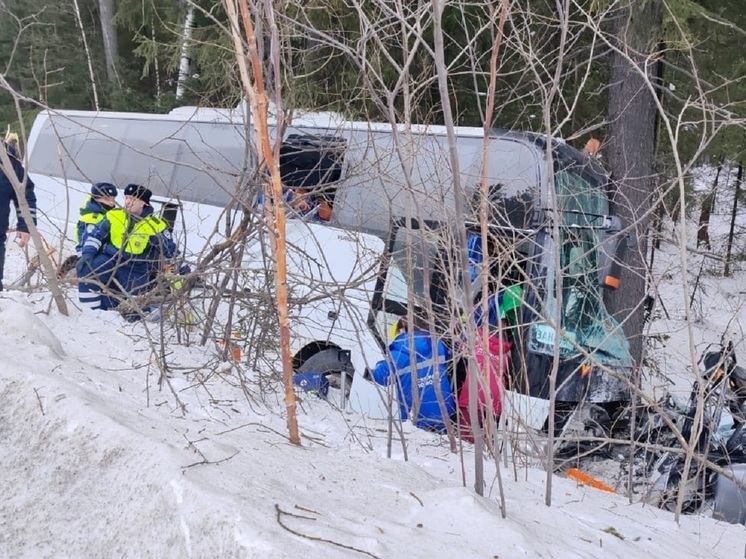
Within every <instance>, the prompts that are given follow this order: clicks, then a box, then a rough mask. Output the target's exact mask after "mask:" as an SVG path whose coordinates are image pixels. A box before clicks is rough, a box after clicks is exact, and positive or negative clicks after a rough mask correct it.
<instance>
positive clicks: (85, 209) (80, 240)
mask: <svg viewBox="0 0 746 559" xmlns="http://www.w3.org/2000/svg"><path fill="white" fill-rule="evenodd" d="M117 194H118V191H117V187H116V186H114V185H113V184H111V183H108V182H97V183H96V184H94V185H93V186H92V187H91V195H90V196H89V197H88V198H87V199H86V201H85V202H83V205H82V206H80V218H79V219H78V227H77V229H76V230H75V252H76V253H77V254H78V256H80V253H81V251H82V249H83V244H85V240H86V239H87V238H88V235H89V234H91V233H92V232H93V230H94V229H95V228H96V225H98V224H99V222H100V221H101V220H102V219H104V215H105V214H106V212H108V211H109V210H111V209H113V208H114V206H116V205H117V200H116V198H117Z"/></svg>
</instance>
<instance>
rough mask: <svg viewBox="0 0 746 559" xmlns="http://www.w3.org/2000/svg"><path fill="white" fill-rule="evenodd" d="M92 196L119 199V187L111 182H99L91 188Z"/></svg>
mask: <svg viewBox="0 0 746 559" xmlns="http://www.w3.org/2000/svg"><path fill="white" fill-rule="evenodd" d="M91 196H94V197H96V196H111V197H112V198H116V197H117V187H116V186H114V185H113V184H111V183H110V182H97V183H96V184H94V185H93V186H92V187H91Z"/></svg>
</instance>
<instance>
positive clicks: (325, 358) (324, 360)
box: [298, 349, 354, 404]
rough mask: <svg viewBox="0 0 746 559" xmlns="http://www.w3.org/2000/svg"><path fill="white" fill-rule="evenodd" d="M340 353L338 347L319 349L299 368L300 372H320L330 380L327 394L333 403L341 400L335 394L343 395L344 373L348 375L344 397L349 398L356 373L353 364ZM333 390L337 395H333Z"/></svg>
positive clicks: (328, 399)
mask: <svg viewBox="0 0 746 559" xmlns="http://www.w3.org/2000/svg"><path fill="white" fill-rule="evenodd" d="M339 353H340V350H338V349H325V350H324V351H319V352H318V353H315V354H313V355H312V356H311V357H309V358H308V359H306V361H305V362H304V363H303V364H302V365H301V366H300V367H299V368H298V372H299V373H320V374H322V375H324V376H325V377H326V378H327V379H328V380H329V392H330V395H329V396H327V401H329V402H332V403H333V404H336V403H337V402H339V401H340V398H338V397H335V395H339V396H341V395H342V394H341V390H342V375H345V376H346V379H345V394H344V398H345V400H347V398H348V397H349V395H350V387H351V386H352V375H353V373H354V369H353V368H352V364H351V363H350V362H345V361H344V360H343V359H341V358H340V354H339ZM332 391H333V393H334V394H335V395H332Z"/></svg>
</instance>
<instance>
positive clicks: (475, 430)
mask: <svg viewBox="0 0 746 559" xmlns="http://www.w3.org/2000/svg"><path fill="white" fill-rule="evenodd" d="M509 12H510V4H509V0H503V1H502V5H501V7H500V18H499V20H498V23H497V33H496V34H495V40H494V43H493V45H492V54H491V56H490V81H489V85H488V87H487V107H486V109H485V113H484V141H483V143H482V169H481V175H482V176H481V181H480V185H479V186H480V190H481V191H482V195H481V196H480V204H479V224H480V229H481V230H480V235H481V237H482V239H481V244H482V254H483V255H485V259H486V258H487V237H488V224H489V212H488V204H489V197H488V185H487V172H488V169H489V161H488V159H489V153H490V150H489V146H490V131H491V129H492V115H493V114H494V112H495V90H496V89H497V60H498V55H499V53H500V46H501V45H502V41H503V32H504V29H505V21H506V20H507V18H508V13H509ZM481 274H482V289H483V290H484V296H483V297H482V299H481V302H480V304H481V305H482V316H483V317H484V316H488V314H489V313H488V310H487V303H488V300H489V297H488V296H487V295H488V294H487V286H488V285H489V283H490V282H489V278H488V275H489V266H484V267H483V268H482V271H481ZM500 335H502V333H500ZM488 337H489V328H482V339H481V340H478V342H477V343H480V344H482V348H483V350H484V355H485V358H484V362H485V364H486V365H485V366H486V367H487V370H489V371H490V373H489V374H492V371H491V368H492V367H491V364H488V363H489V361H490V359H489V351H488V349H487V348H489V341H488ZM500 360H501V361H502V356H501V358H500ZM506 372H507V371H506ZM478 373H479V370H478V369H477V370H473V369H471V368H470V369H469V371H468V378H467V382H468V383H469V394H470V395H471V397H470V398H469V415H470V416H471V417H472V418H477V417H479V415H478V413H479V412H478V409H477V402H478V401H479V398H477V397H475V395H476V394H478V393H479V392H478V390H477V376H478ZM490 385H491V379H489V377H488V380H487V382H486V386H485V387H484V391H485V393H487V394H488V397H487V398H486V401H487V402H491V401H492V398H494V395H490V394H489V390H490ZM498 386H502V382H499V383H498ZM490 413H491V411H490ZM471 424H472V434H473V436H474V440H475V441H476V440H477V439H480V440H483V439H484V432H483V431H482V429H481V427H480V426H479V422H478V421H475V419H472V421H471ZM493 435H494V436H493V439H492V440H493V441H496V437H497V430H496V429H495V432H494V434H493ZM493 448H494V449H495V450H496V449H497V445H496V444H495V445H494V447H493ZM495 468H496V471H497V482H498V487H499V490H500V514H501V515H502V517H503V518H505V517H506V516H507V511H506V507H505V492H504V490H503V479H502V471H501V469H500V458H499V453H498V452H495Z"/></svg>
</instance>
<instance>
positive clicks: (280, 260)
mask: <svg viewBox="0 0 746 559" xmlns="http://www.w3.org/2000/svg"><path fill="white" fill-rule="evenodd" d="M237 3H238V9H239V11H240V16H241V19H240V21H239V14H238V12H237V10H236V6H235V5H234V0H224V2H223V6H224V7H225V11H226V14H227V15H228V21H229V23H230V29H231V36H232V38H233V49H234V51H235V53H236V62H237V63H238V69H239V72H240V75H241V82H242V85H243V88H244V92H245V93H246V97H247V98H248V101H249V108H250V109H251V120H252V123H253V125H254V131H255V132H256V140H257V142H256V144H257V146H258V149H259V158H260V165H263V166H266V168H267V170H268V171H269V183H267V184H265V188H264V199H265V200H266V205H267V207H268V208H269V212H270V214H271V215H270V218H271V222H270V231H271V232H272V233H273V234H272V235H270V239H271V241H272V242H271V248H272V258H273V260H274V262H275V306H276V307H277V321H278V326H279V329H280V357H281V360H282V377H283V381H284V382H283V383H284V385H285V409H286V410H287V426H288V436H289V438H290V442H291V443H293V444H297V445H299V444H300V433H299V431H298V417H297V414H296V408H297V402H296V399H295V387H294V386H293V364H292V355H291V354H290V327H289V326H288V321H289V318H288V316H289V315H288V290H287V252H286V245H285V208H284V206H283V204H282V200H283V197H282V181H281V179H280V162H279V159H280V158H279V151H280V150H279V145H277V149H276V150H273V149H272V142H271V139H270V135H269V128H268V118H269V110H268V109H269V107H268V105H269V98H268V97H267V90H266V87H265V81H266V80H265V78H264V74H263V73H262V72H263V68H264V67H263V65H262V61H261V60H260V59H259V52H258V49H257V37H256V34H255V32H254V23H253V22H252V20H251V17H250V15H249V7H248V5H247V0H237ZM268 4H269V2H268ZM266 8H267V9H266V11H265V14H266V17H268V18H270V21H269V29H268V31H269V33H271V37H272V45H273V46H276V48H278V49H279V39H278V37H277V24H276V23H275V21H274V18H273V17H272V16H273V13H272V7H271V5H266ZM241 23H243V30H244V38H245V40H242V38H241V34H240V29H241ZM272 59H273V62H274V63H273V70H274V82H275V85H277V84H279V83H280V75H279V72H280V67H279V62H280V60H279V50H278V51H276V56H273V58H272ZM249 63H250V67H251V73H250V72H249ZM276 94H277V96H276V97H275V99H274V100H275V104H276V106H277V113H278V114H281V113H282V104H281V101H282V98H281V97H280V94H281V90H280V88H279V87H277V88H276Z"/></svg>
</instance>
